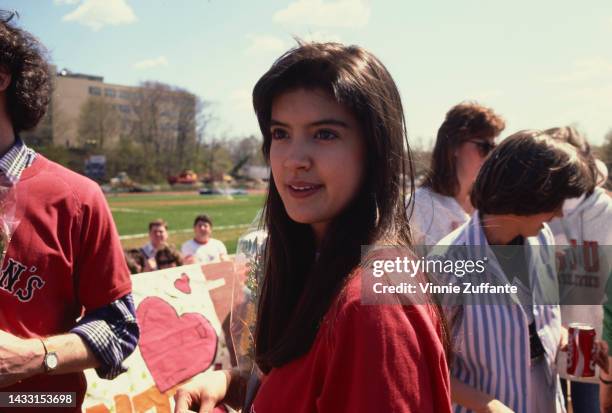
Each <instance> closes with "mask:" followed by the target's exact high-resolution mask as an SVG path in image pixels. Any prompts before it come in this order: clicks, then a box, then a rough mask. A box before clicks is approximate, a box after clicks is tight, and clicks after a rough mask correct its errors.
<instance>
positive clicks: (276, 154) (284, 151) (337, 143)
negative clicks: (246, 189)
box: [270, 89, 365, 241]
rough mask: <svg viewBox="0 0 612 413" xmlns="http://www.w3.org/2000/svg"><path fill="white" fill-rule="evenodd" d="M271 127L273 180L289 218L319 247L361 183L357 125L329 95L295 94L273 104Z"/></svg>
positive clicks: (362, 160) (361, 148)
mask: <svg viewBox="0 0 612 413" xmlns="http://www.w3.org/2000/svg"><path fill="white" fill-rule="evenodd" d="M270 125H271V126H270V129H271V131H270V132H271V136H272V143H271V147H270V165H271V168H272V176H273V178H274V183H275V184H276V187H277V188H278V192H279V194H280V197H281V199H282V201H283V204H284V206H285V209H286V210H287V214H288V215H289V217H290V218H291V219H292V220H294V221H296V222H299V223H302V224H310V225H311V226H312V227H313V230H314V232H315V236H316V238H317V240H319V241H320V240H321V238H322V237H323V235H324V233H325V229H326V227H327V225H328V224H329V222H330V221H331V220H333V219H334V218H335V217H336V216H338V215H339V214H340V213H341V212H342V211H343V210H344V209H345V208H346V207H347V206H348V205H349V203H350V202H351V200H352V199H353V198H354V197H355V195H356V194H357V193H358V191H359V189H360V184H361V182H362V181H363V174H364V163H365V142H364V137H363V136H362V133H361V129H360V125H359V122H358V120H357V119H356V118H355V116H354V115H353V114H352V112H351V111H350V110H349V109H348V108H346V107H345V106H343V105H341V104H339V103H338V102H336V101H335V99H334V98H333V97H332V96H330V95H329V94H328V93H326V92H324V91H322V90H319V89H315V90H306V89H296V90H293V91H289V92H285V93H283V94H281V95H279V96H278V97H276V98H275V99H274V101H273V103H272V119H271V123H270Z"/></svg>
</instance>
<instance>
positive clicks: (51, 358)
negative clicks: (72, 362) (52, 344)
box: [45, 353, 59, 370]
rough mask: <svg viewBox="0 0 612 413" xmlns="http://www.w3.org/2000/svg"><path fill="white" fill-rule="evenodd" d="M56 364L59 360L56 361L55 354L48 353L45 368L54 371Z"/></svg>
mask: <svg viewBox="0 0 612 413" xmlns="http://www.w3.org/2000/svg"><path fill="white" fill-rule="evenodd" d="M58 363H59V360H58V359H57V354H55V353H48V354H47V356H46V357H45V366H46V367H47V369H49V370H53V369H55V368H56V367H57V365H58Z"/></svg>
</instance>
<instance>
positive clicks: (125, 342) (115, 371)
mask: <svg viewBox="0 0 612 413" xmlns="http://www.w3.org/2000/svg"><path fill="white" fill-rule="evenodd" d="M34 159H36V152H35V151H34V150H32V149H31V148H28V147H27V145H26V144H25V143H24V142H23V141H22V140H21V139H20V138H19V137H16V138H15V143H14V144H13V146H12V147H11V148H10V149H9V150H8V152H7V153H5V154H4V156H2V157H0V176H1V177H2V178H6V179H7V180H8V181H9V182H11V183H12V184H15V183H16V182H17V181H19V178H20V177H21V173H22V172H23V171H24V170H25V169H26V168H27V167H29V166H30V165H32V163H33V162H34ZM70 332H71V333H75V334H77V335H79V336H80V337H81V338H82V339H83V340H84V341H85V342H86V343H87V344H88V346H89V347H90V348H91V351H92V352H93V353H94V354H95V355H96V358H97V359H98V361H100V367H98V368H97V369H96V372H97V373H98V375H99V376H100V377H102V378H105V379H113V378H115V377H116V376H118V375H119V374H121V373H123V372H125V371H127V369H126V368H125V367H124V366H123V364H122V363H123V360H125V359H126V358H127V356H129V355H130V354H131V353H132V352H133V351H134V349H135V348H136V344H137V343H138V337H139V329H138V324H137V323H136V310H135V308H134V300H133V299H132V295H131V294H128V295H125V296H123V297H121V298H120V299H118V300H116V301H113V302H112V303H110V304H109V305H107V306H105V307H102V308H98V309H96V310H94V311H92V312H91V313H89V314H87V315H85V316H84V317H83V318H82V319H81V320H80V321H79V322H78V323H77V325H76V326H75V327H74V328H73V329H72V330H71V331H70Z"/></svg>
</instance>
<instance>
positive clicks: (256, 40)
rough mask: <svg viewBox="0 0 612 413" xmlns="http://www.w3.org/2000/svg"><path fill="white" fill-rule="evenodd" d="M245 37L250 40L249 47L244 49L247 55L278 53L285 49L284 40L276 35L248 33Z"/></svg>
mask: <svg viewBox="0 0 612 413" xmlns="http://www.w3.org/2000/svg"><path fill="white" fill-rule="evenodd" d="M247 39H249V41H250V45H249V47H247V49H246V50H245V53H246V54H247V55H258V54H264V53H265V54H267V53H280V52H284V51H285V49H287V46H286V45H285V42H284V41H283V40H282V39H279V38H278V37H274V36H269V35H265V34H249V35H247Z"/></svg>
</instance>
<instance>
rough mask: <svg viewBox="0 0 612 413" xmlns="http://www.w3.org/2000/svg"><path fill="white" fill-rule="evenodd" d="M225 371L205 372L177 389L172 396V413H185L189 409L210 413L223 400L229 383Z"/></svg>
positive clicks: (228, 373) (228, 374)
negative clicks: (173, 403) (173, 404)
mask: <svg viewBox="0 0 612 413" xmlns="http://www.w3.org/2000/svg"><path fill="white" fill-rule="evenodd" d="M230 377H231V375H230V372H229V371H226V370H217V371H207V372H205V373H203V374H200V375H198V376H196V377H194V378H193V380H191V381H189V382H187V383H186V384H184V385H183V386H181V387H179V388H178V390H177V391H176V394H175V395H174V402H175V403H176V405H175V407H174V413H186V412H188V411H189V409H191V410H193V411H197V412H198V413H212V411H213V410H214V408H215V406H216V405H217V404H218V403H219V402H221V400H223V398H224V397H225V394H226V393H227V389H228V387H229V382H230Z"/></svg>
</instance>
